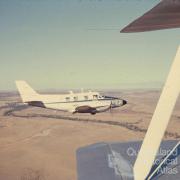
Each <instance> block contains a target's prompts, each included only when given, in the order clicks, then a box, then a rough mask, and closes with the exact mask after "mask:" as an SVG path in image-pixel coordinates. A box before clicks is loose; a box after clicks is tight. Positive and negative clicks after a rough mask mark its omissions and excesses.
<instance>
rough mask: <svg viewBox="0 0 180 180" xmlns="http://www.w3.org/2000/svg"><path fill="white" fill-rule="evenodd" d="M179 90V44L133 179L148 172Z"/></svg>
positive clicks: (137, 160)
mask: <svg viewBox="0 0 180 180" xmlns="http://www.w3.org/2000/svg"><path fill="white" fill-rule="evenodd" d="M179 92H180V46H179V49H178V51H177V54H176V57H175V60H174V62H173V64H172V66H171V69H170V72H169V75H168V78H167V81H166V83H165V85H164V88H163V91H162V93H161V96H160V99H159V102H158V104H157V107H156V109H155V112H154V114H153V117H152V120H151V122H150V125H149V128H148V131H147V133H146V136H145V138H144V141H143V144H142V146H141V149H140V152H139V154H138V157H137V159H136V162H135V165H134V168H133V170H134V177H135V180H144V179H146V177H147V175H148V174H149V172H150V170H151V167H152V165H153V162H154V160H155V157H156V154H157V152H158V150H159V146H160V143H161V140H162V138H163V136H164V133H165V131H166V128H167V125H168V122H169V120H170V117H171V114H172V111H173V109H174V106H175V103H176V100H177V98H178V95H179Z"/></svg>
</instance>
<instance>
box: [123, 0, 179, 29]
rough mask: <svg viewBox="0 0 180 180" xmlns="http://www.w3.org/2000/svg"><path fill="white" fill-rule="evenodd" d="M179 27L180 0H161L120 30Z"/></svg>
mask: <svg viewBox="0 0 180 180" xmlns="http://www.w3.org/2000/svg"><path fill="white" fill-rule="evenodd" d="M179 27H180V0H163V1H161V2H160V3H159V4H157V5H156V6H155V7H154V8H152V9H151V10H150V11H148V12H147V13H145V14H144V15H143V16H141V17H140V18H138V19H136V20H135V21H133V22H132V23H130V24H129V25H128V26H126V27H125V28H124V29H122V30H121V32H123V33H133V32H144V31H153V30H160V29H169V28H179Z"/></svg>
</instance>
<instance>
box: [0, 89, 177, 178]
mask: <svg viewBox="0 0 180 180" xmlns="http://www.w3.org/2000/svg"><path fill="white" fill-rule="evenodd" d="M106 94H108V95H112V96H118V97H121V98H123V99H126V100H127V101H128V104H127V105H125V106H124V107H121V108H118V109H113V110H112V111H111V112H109V111H108V112H105V113H100V114H97V115H89V114H74V115H72V114H70V113H64V112H60V111H55V110H48V109H42V108H37V107H30V106H27V105H23V104H21V103H20V102H21V100H20V97H19V95H18V94H16V93H6V92H4V93H3V92H2V93H0V180H75V179H76V178H77V174H76V149H77V148H79V147H83V146H86V145H89V144H93V143H97V142H119V141H133V140H141V139H142V138H143V137H144V135H145V132H146V130H147V127H148V124H149V122H150V119H151V117H152V113H153V111H154V109H155V107H156V103H157V100H158V98H159V95H160V92H159V91H157V90H136V91H132V90H131V91H130V90H127V91H126V90H123V91H120V92H118V91H112V92H110V91H109V92H106ZM179 129H180V101H178V102H177V105H176V108H175V110H174V113H173V116H172V118H171V121H170V123H169V126H168V129H167V131H166V134H165V137H164V138H165V139H180V131H179Z"/></svg>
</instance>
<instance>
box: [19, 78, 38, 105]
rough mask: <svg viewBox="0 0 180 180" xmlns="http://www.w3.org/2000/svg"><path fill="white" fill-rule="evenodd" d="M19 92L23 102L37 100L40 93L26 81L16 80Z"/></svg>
mask: <svg viewBox="0 0 180 180" xmlns="http://www.w3.org/2000/svg"><path fill="white" fill-rule="evenodd" d="M16 86H17V88H18V91H19V94H20V96H21V98H22V101H23V102H30V101H37V100H38V97H39V94H38V93H37V92H36V91H34V89H32V88H31V87H30V86H29V85H28V84H27V83H26V82H25V81H16Z"/></svg>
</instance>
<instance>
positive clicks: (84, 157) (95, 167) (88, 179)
mask: <svg viewBox="0 0 180 180" xmlns="http://www.w3.org/2000/svg"><path fill="white" fill-rule="evenodd" d="M177 142H178V141H174V140H173V141H163V142H162V143H161V146H160V150H159V152H160V153H158V154H157V156H156V161H155V162H156V163H161V160H164V156H165V155H166V154H164V153H168V152H170V151H171V150H172V149H173V147H176V149H177V150H178V152H177V153H173V156H168V162H169V161H170V160H171V161H170V162H172V161H173V160H174V162H175V163H167V164H166V165H163V167H162V166H160V165H161V164H154V166H155V167H158V168H157V169H160V168H159V166H160V167H161V171H158V173H157V171H155V173H154V174H153V178H154V179H159V180H169V179H171V180H176V179H179V172H180V166H178V164H179V162H180V155H179V154H180V151H179V150H180V147H179V146H178V148H177V146H175V145H176V144H177ZM141 143H142V142H140V141H134V142H126V143H97V144H93V145H89V146H86V147H81V148H79V149H78V150H77V151H76V157H77V171H78V178H77V179H78V180H92V179H93V180H133V179H134V176H133V168H132V167H133V165H134V163H135V160H136V158H137V154H138V152H139V150H140V147H141ZM174 150H175V149H174ZM163 152H164V153H163ZM173 152H176V151H173ZM156 165H157V166H156ZM154 166H153V168H154ZM174 166H176V167H174ZM152 170H153V169H152ZM169 171H170V172H171V173H170V172H169ZM152 172H153V171H152ZM152 172H151V173H152ZM151 173H150V174H149V176H151ZM146 180H147V179H146Z"/></svg>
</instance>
